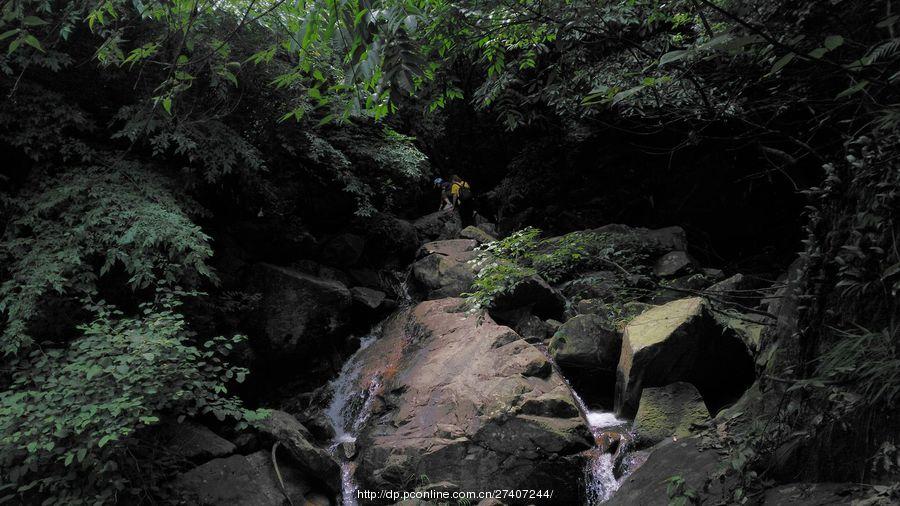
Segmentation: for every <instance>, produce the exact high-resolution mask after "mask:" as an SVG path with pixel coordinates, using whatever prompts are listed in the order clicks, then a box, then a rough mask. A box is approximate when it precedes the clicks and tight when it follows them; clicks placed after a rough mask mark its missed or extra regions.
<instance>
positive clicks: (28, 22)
mask: <svg viewBox="0 0 900 506" xmlns="http://www.w3.org/2000/svg"><path fill="white" fill-rule="evenodd" d="M22 24H23V25H25V26H43V25H46V24H49V23H47V22H46V21H44V20H43V19H41V18H39V17H37V16H25V17H24V18H23V19H22Z"/></svg>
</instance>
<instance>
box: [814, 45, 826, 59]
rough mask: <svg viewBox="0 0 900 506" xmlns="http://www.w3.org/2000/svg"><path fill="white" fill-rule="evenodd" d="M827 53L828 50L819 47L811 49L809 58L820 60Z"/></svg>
mask: <svg viewBox="0 0 900 506" xmlns="http://www.w3.org/2000/svg"><path fill="white" fill-rule="evenodd" d="M827 52H828V48H825V47H819V48H816V49H813V50H812V51H810V52H809V56H810V57H812V58H815V59H817V60H818V59H820V58H822V57H823V56H825V53H827Z"/></svg>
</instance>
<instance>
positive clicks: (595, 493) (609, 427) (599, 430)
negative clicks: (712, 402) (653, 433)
mask: <svg viewBox="0 0 900 506" xmlns="http://www.w3.org/2000/svg"><path fill="white" fill-rule="evenodd" d="M537 348H538V349H539V350H541V351H542V352H543V353H544V355H545V356H546V357H547V360H548V361H549V362H550V364H551V365H552V366H553V369H554V370H555V371H556V372H557V373H558V374H559V375H560V377H562V379H563V381H564V382H565V383H566V386H567V387H569V391H570V392H571V393H572V398H574V399H575V403H576V404H577V405H578V409H579V411H581V413H582V415H583V416H584V418H585V420H586V421H587V423H588V427H589V428H590V430H591V434H592V435H593V436H594V441H595V442H597V446H595V447H594V448H593V449H591V450H590V452H591V458H590V461H589V462H588V465H587V466H586V467H585V473H584V484H585V491H584V492H585V493H584V495H585V501H586V503H587V504H588V505H589V506H594V505H597V504H600V503H603V502H606V501H608V500H609V499H610V498H611V497H612V496H613V494H614V493H615V492H616V490H618V489H619V485H621V484H622V480H624V479H625V477H626V476H627V475H628V473H629V472H630V471H632V470H633V469H634V468H636V466H637V465H640V463H641V462H640V461H638V460H637V459H635V458H633V457H632V456H631V455H626V454H625V452H627V451H628V448H627V446H628V441H629V439H630V436H628V431H629V426H630V422H629V421H628V420H623V419H621V418H618V417H616V415H615V413H612V412H609V411H593V410H591V409H590V408H589V407H588V405H587V403H585V402H584V399H582V398H581V396H580V395H578V392H576V391H575V389H574V388H572V385H571V384H570V383H569V380H568V379H567V378H566V376H565V374H563V372H562V370H561V369H560V368H559V366H558V365H557V364H556V361H555V360H553V356H551V355H550V353H549V352H548V351H547V349H546V347H544V346H543V345H537ZM610 433H612V434H621V435H623V436H622V437H621V438H620V439H619V445H620V447H619V448H618V450H617V451H616V452H615V453H611V452H609V451H606V448H602V447H601V446H600V444H599V442H600V441H601V440H602V439H603V438H605V437H607V434H610ZM618 455H623V456H624V458H622V465H621V469H622V475H621V477H620V478H616V475H615V467H616V457H617V456H618Z"/></svg>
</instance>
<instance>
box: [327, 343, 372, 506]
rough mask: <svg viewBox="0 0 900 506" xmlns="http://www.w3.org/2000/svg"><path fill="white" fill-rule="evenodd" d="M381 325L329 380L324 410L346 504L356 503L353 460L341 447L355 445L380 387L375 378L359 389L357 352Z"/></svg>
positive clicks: (359, 371) (364, 346) (366, 344)
mask: <svg viewBox="0 0 900 506" xmlns="http://www.w3.org/2000/svg"><path fill="white" fill-rule="evenodd" d="M380 330H381V329H380V328H379V327H377V326H376V327H375V329H373V331H372V332H371V333H370V334H369V335H368V336H366V337H364V338H363V339H362V340H361V342H360V347H359V350H357V351H356V353H354V354H353V355H352V356H351V357H350V358H349V359H347V361H346V362H345V363H344V366H343V367H342V368H341V372H340V374H338V376H337V378H335V379H333V380H332V381H331V390H332V392H333V394H332V398H331V403H330V404H329V405H328V408H327V409H326V410H325V415H326V416H327V417H328V420H329V421H330V422H331V425H332V427H334V440H332V443H331V452H332V453H333V454H334V455H335V457H337V459H338V462H340V463H341V495H342V497H343V504H344V505H345V506H356V505H357V504H358V503H357V501H356V489H357V486H356V480H355V479H354V478H353V472H354V470H355V465H354V463H353V462H352V461H351V460H350V459H348V458H346V457H345V456H344V455H341V454H340V453H341V451H340V449H341V446H342V445H344V444H355V443H356V437H357V435H358V434H359V429H360V428H361V427H362V425H363V423H365V421H366V418H368V416H369V413H370V412H371V409H372V400H373V399H374V397H375V395H373V394H374V393H375V392H376V391H377V390H378V388H379V387H380V386H381V385H380V381H379V379H378V378H377V377H376V378H374V379H373V380H372V381H371V382H370V384H369V385H368V386H367V387H366V388H360V385H359V379H360V378H359V376H360V373H361V367H362V362H361V361H360V359H359V357H360V352H362V351H363V350H365V349H366V348H368V347H369V345H371V344H372V343H373V342H374V341H375V340H376V339H377V336H378V334H380Z"/></svg>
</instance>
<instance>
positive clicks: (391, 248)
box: [357, 213, 421, 267]
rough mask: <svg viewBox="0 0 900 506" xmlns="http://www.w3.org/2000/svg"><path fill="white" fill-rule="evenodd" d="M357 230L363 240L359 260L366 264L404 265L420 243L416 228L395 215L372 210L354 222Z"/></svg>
mask: <svg viewBox="0 0 900 506" xmlns="http://www.w3.org/2000/svg"><path fill="white" fill-rule="evenodd" d="M357 233H358V234H359V235H361V236H363V238H365V240H366V248H365V250H364V251H363V259H364V260H365V263H367V264H368V265H375V264H381V263H387V264H391V263H393V264H395V266H398V267H399V266H405V265H406V264H407V263H408V262H410V261H411V260H412V259H413V256H414V255H415V254H416V249H417V248H418V247H419V244H421V240H420V238H419V233H418V232H417V231H416V227H415V226H414V225H413V224H412V223H410V222H408V221H406V220H402V219H400V218H397V217H396V216H392V215H390V214H386V213H374V214H373V215H372V216H369V217H367V218H364V219H362V220H361V221H360V223H359V224H358V229H357Z"/></svg>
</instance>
